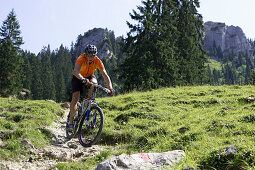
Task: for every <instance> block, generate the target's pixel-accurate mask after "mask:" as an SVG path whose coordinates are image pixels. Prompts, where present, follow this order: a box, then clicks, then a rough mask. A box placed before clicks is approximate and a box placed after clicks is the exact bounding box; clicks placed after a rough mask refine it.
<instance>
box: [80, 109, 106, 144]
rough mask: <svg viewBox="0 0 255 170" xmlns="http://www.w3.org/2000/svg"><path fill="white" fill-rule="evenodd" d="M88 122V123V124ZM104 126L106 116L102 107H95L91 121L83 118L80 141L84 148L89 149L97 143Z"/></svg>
mask: <svg viewBox="0 0 255 170" xmlns="http://www.w3.org/2000/svg"><path fill="white" fill-rule="evenodd" d="M86 122H87V123H86ZM103 126H104V114H103V111H102V109H101V108H100V107H98V106H93V107H91V109H90V112H89V120H88V121H87V120H86V116H83V118H82V120H81V123H80V127H79V131H78V139H79V142H80V144H81V145H82V146H84V147H89V146H91V145H93V144H95V143H96V141H97V140H98V138H99V136H100V135H101V133H102V129H103Z"/></svg>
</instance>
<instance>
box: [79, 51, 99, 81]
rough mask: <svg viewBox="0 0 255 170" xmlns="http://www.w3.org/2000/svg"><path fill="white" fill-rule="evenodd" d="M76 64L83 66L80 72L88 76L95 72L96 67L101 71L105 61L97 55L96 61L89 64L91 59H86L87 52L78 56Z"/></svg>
mask: <svg viewBox="0 0 255 170" xmlns="http://www.w3.org/2000/svg"><path fill="white" fill-rule="evenodd" d="M75 64H79V65H80V66H81V69H80V74H81V75H82V76H83V77H86V78H87V77H89V76H91V75H92V74H94V72H95V71H96V69H99V70H100V71H102V70H103V69H104V64H103V62H102V61H101V60H100V59H99V58H98V57H97V56H95V59H94V61H93V62H92V63H90V64H89V61H88V60H87V59H86V54H84V53H83V54H81V55H80V56H79V57H78V59H77V60H76V63H75Z"/></svg>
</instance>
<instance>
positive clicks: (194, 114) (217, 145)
mask: <svg viewBox="0 0 255 170" xmlns="http://www.w3.org/2000/svg"><path fill="white" fill-rule="evenodd" d="M254 94H255V89H254V87H253V86H197V87H189V86H188V87H176V88H164V89H159V90H153V91H149V92H133V93H129V94H125V95H119V96H116V97H106V98H100V99H99V98H98V99H97V101H98V102H99V106H100V107H101V108H102V109H103V111H104V114H105V125H104V129H103V133H102V135H101V138H100V141H99V142H98V143H97V148H101V149H98V150H94V151H93V149H92V151H91V152H97V151H98V152H97V154H94V155H92V156H87V157H86V156H84V155H83V156H81V157H80V159H76V160H75V162H74V163H72V159H67V160H58V158H56V157H55V158H54V157H50V156H48V159H49V160H51V159H53V160H55V163H58V164H57V165H55V166H56V167H57V168H58V169H75V168H76V169H78V168H80V169H82V168H86V169H94V168H95V167H96V165H97V164H99V163H100V162H102V161H103V160H105V159H107V158H110V157H112V156H115V155H120V154H122V153H127V154H132V153H140V152H166V151H171V150H176V149H178V150H184V151H185V154H186V158H185V160H183V161H182V162H181V163H180V164H179V165H176V169H182V168H185V167H188V166H192V167H194V168H201V169H210V168H212V167H214V168H216V169H226V168H227V167H228V168H233V169H235V168H236V169H241V168H245V169H248V168H255V156H254V155H255V146H254V132H255V126H254V123H255V114H254V109H255V104H254V101H255V95H254ZM2 100H4V101H5V102H2ZM6 100H8V99H1V108H0V117H1V118H0V121H1V126H0V130H1V131H3V130H5V131H6V129H7V127H8V126H7V125H8V124H11V125H10V126H15V127H13V129H15V128H16V125H13V124H14V122H13V121H14V120H13V119H10V116H8V115H11V114H13V115H14V114H16V113H15V109H14V110H13V109H11V108H13V107H12V106H11V104H7V106H8V107H6V104H2V103H6ZM31 102H32V101H31ZM42 102H43V101H42ZM18 103H20V104H21V105H20V106H19V107H23V105H24V104H25V103H24V102H23V101H22V102H18ZM18 103H16V107H14V108H19V107H17V104H18ZM37 104H38V105H40V103H37ZM42 105H43V106H44V107H46V108H48V104H47V106H46V105H45V104H42ZM42 105H41V106H42ZM58 107H59V106H58ZM23 108H26V107H23ZM25 110H26V109H25ZM7 113H8V114H7ZM34 114H36V113H35V112H34ZM55 118H57V117H54V118H52V119H55ZM36 120H37V119H36ZM21 122H22V121H21ZM24 128H25V127H24ZM15 134H17V133H15ZM44 134H45V133H44ZM49 134H52V133H49ZM53 134H54V133H53ZM22 138H24V136H23V134H22V135H20V136H19V140H22ZM44 139H48V140H50V139H51V138H48V137H44ZM1 140H2V143H3V145H1V148H2V149H1V152H0V155H1V159H10V158H16V159H20V158H17V157H15V156H14V154H13V155H12V153H17V152H16V151H19V152H22V150H15V149H14V148H15V147H14V146H12V145H9V142H8V141H7V140H6V138H4V137H3V136H2V135H1ZM31 142H32V144H33V145H35V147H38V145H36V143H34V141H31ZM51 143H52V142H51ZM48 146H49V143H47V142H46V143H45V144H44V145H41V146H40V147H41V148H47V147H48ZM227 148H234V149H232V150H233V152H230V154H229V152H228V149H227ZM81 149H82V148H80V150H81ZM69 150H72V149H71V148H69ZM19 152H18V153H19ZM81 152H82V153H85V151H81ZM81 152H80V153H81ZM6 153H7V154H6ZM22 154H24V155H25V156H26V157H27V158H29V156H30V155H29V153H22ZM33 159H34V160H35V161H37V159H38V158H36V157H33ZM60 162H62V163H60Z"/></svg>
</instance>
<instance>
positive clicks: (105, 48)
mask: <svg viewBox="0 0 255 170" xmlns="http://www.w3.org/2000/svg"><path fill="white" fill-rule="evenodd" d="M88 44H94V45H96V47H97V49H98V54H97V55H98V57H99V58H104V57H108V58H111V57H112V56H113V55H114V53H113V51H114V48H115V46H114V44H115V36H114V33H113V32H112V31H108V30H107V29H103V28H94V29H92V30H89V31H87V32H85V33H84V35H79V36H78V38H77V41H76V43H75V45H74V47H72V49H71V53H72V56H73V60H75V59H76V58H77V57H78V56H79V55H80V54H81V53H84V49H85V47H86V46H87V45H88Z"/></svg>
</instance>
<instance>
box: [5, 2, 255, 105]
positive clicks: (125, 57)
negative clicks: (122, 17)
mask: <svg viewBox="0 0 255 170" xmlns="http://www.w3.org/2000/svg"><path fill="white" fill-rule="evenodd" d="M198 7H199V1H198V0H145V1H143V5H142V6H139V7H138V8H137V11H136V10H133V12H132V13H130V17H131V18H132V19H133V20H134V21H135V22H136V24H131V23H129V22H127V24H128V26H129V28H130V31H129V33H128V34H127V37H126V38H123V37H117V38H116V37H115V35H114V31H107V39H106V41H108V44H109V47H110V49H111V51H112V52H113V57H111V58H106V57H105V58H103V59H102V61H103V63H104V65H105V67H106V70H107V72H108V74H109V76H110V77H111V79H112V82H113V87H114V88H115V90H116V94H120V93H125V92H128V91H132V90H150V89H156V88H161V87H169V86H180V85H201V84H211V85H221V84H241V85H244V84H254V83H255V69H254V65H255V63H254V60H253V58H251V57H250V56H248V55H247V54H242V53H240V54H232V55H229V56H224V55H223V53H222V51H221V49H220V48H217V47H215V48H214V49H213V51H211V52H212V53H214V56H217V57H218V59H219V60H218V61H219V62H220V64H221V69H218V70H217V69H214V68H211V66H210V65H208V64H207V60H208V58H207V56H206V51H204V50H203V34H204V27H203V21H202V16H201V15H200V14H199V13H198V12H197V8H198ZM80 38H81V35H79V36H78V37H77V40H76V43H75V44H72V46H71V48H70V50H69V49H68V48H67V47H64V46H63V45H60V47H59V48H58V49H55V50H52V49H50V46H49V45H48V46H45V47H43V49H42V50H41V51H40V52H39V53H38V54H33V53H31V52H29V51H24V50H22V49H21V47H20V46H21V45H22V44H23V43H24V42H23V40H22V35H21V32H20V25H19V22H18V20H17V18H16V15H15V12H14V10H12V11H11V12H10V13H9V15H8V16H7V19H6V20H5V21H4V22H3V24H2V26H1V29H0V64H1V67H0V68H1V70H0V96H3V97H6V96H10V95H18V94H19V92H21V91H26V92H27V96H26V98H28V99H51V100H55V101H57V102H62V101H70V100H71V93H72V91H71V79H72V70H73V67H74V62H75V60H76V58H77V57H78V55H80V53H81V51H82V49H81V46H79V41H80ZM249 42H250V44H251V46H253V49H255V47H254V46H255V45H254V44H255V42H254V41H252V40H249ZM98 48H100V47H98ZM254 54H255V52H254V51H253V56H254ZM96 76H97V77H98V80H99V83H100V84H103V83H104V82H103V78H102V76H101V75H100V74H98V72H96ZM99 95H101V94H100V93H99Z"/></svg>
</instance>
